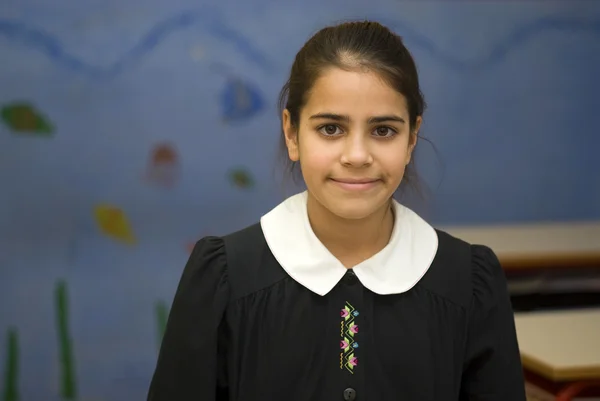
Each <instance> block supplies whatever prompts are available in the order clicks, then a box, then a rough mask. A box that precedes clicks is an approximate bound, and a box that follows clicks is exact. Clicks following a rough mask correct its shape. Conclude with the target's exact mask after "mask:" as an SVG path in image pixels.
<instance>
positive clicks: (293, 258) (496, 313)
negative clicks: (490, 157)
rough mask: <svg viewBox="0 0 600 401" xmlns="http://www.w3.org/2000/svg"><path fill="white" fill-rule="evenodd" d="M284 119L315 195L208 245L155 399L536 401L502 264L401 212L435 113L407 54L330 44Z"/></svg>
mask: <svg viewBox="0 0 600 401" xmlns="http://www.w3.org/2000/svg"><path fill="white" fill-rule="evenodd" d="M281 105H282V108H283V110H282V113H281V115H282V125H283V136H282V138H283V143H284V145H285V147H284V149H285V151H286V152H287V155H288V156H289V160H290V161H291V162H292V163H298V164H299V166H300V169H301V172H302V176H303V178H304V182H305V183H306V187H307V191H306V192H303V193H300V194H297V195H295V196H292V197H290V198H288V199H287V200H285V201H284V202H283V203H281V204H280V205H278V206H277V207H275V208H274V209H273V210H271V211H270V212H269V213H267V214H266V215H265V216H263V217H262V218H261V219H260V223H257V224H255V225H253V226H250V227H248V228H245V229H243V230H241V231H238V232H236V233H233V234H230V235H227V236H224V237H206V238H203V239H202V240H200V241H199V242H198V243H197V244H196V246H195V248H194V250H193V252H192V255H191V256H190V259H189V261H188V263H187V265H186V267H185V270H184V272H183V276H182V278H181V282H180V284H179V287H178V289H177V293H176V295H175V299H174V301H173V306H172V310H171V314H170V316H169V320H168V325H167V329H166V332H165V336H164V339H163V344H162V348H161V351H160V355H159V358H158V364H157V367H156V371H155V373H154V377H153V379H152V383H151V385H150V390H149V395H148V400H150V401H198V400H206V401H209V400H229V401H254V400H260V401H283V400H286V401H293V400H297V401H331V400H346V401H353V400H373V401H386V400H390V401H396V400H410V401H458V400H472V401H474V400H478V401H484V400H485V401H492V400H493V401H524V400H525V391H524V381H523V374H522V368H521V364H520V358H519V348H518V344H517V339H516V334H515V327H514V320H513V312H512V309H511V305H510V300H509V296H508V293H507V288H506V282H505V278H504V275H503V270H502V268H501V267H500V264H499V262H498V259H497V258H496V256H495V255H494V253H493V252H492V250H490V249H489V248H487V247H484V246H480V245H469V244H467V243H465V242H462V241H461V240H459V239H456V238H453V237H451V236H450V235H448V234H446V233H444V232H442V231H438V230H436V229H434V228H432V227H431V226H430V225H429V224H428V223H426V222H425V221H424V220H423V219H421V218H420V217H419V216H418V215H417V214H416V213H414V212H413V211H411V210H410V209H408V208H406V207H405V206H402V205H401V204H399V203H398V202H396V201H395V200H394V199H393V198H392V195H393V194H394V193H395V192H396V190H397V189H398V188H399V186H400V184H401V183H406V182H407V180H410V178H411V174H410V168H411V167H412V166H411V160H412V155H413V151H414V148H415V145H416V143H417V138H418V133H419V128H420V126H421V122H422V115H423V110H424V105H425V104H424V101H423V97H422V94H421V91H420V88H419V80H418V76H417V70H416V67H415V64H414V61H413V59H412V57H411V55H410V53H409V52H408V50H407V49H406V48H405V47H404V45H403V43H402V40H401V38H400V37H398V36H397V35H395V34H393V33H392V32H391V31H390V30H388V29H387V28H386V27H384V26H382V25H380V24H378V23H375V22H352V23H344V24H341V25H337V26H333V27H328V28H325V29H323V30H321V31H320V32H318V33H317V34H316V35H314V36H313V37H312V38H311V39H310V40H309V41H308V42H307V43H306V44H305V45H304V47H303V48H302V49H301V50H300V52H299V53H298V54H297V56H296V59H295V61H294V64H293V66H292V69H291V74H290V78H289V81H288V82H287V83H286V85H285V86H284V88H283V90H282V94H281Z"/></svg>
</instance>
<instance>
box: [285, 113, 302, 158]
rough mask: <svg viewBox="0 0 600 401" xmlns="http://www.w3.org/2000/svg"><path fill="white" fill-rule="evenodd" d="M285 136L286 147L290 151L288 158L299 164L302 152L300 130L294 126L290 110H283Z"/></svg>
mask: <svg viewBox="0 0 600 401" xmlns="http://www.w3.org/2000/svg"><path fill="white" fill-rule="evenodd" d="M281 121H282V125H283V126H282V128H283V134H284V135H285V145H286V146H287V149H288V156H289V157H290V160H291V161H293V162H297V161H298V160H299V159H300V152H299V151H298V130H297V129H296V127H294V126H293V125H292V116H291V115H290V112H289V111H288V109H285V110H283V113H282V115H281Z"/></svg>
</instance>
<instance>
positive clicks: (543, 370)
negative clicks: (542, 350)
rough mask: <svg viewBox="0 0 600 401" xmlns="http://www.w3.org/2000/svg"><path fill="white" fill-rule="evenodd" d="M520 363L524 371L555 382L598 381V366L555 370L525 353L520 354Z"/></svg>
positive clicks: (599, 367)
mask: <svg viewBox="0 0 600 401" xmlns="http://www.w3.org/2000/svg"><path fill="white" fill-rule="evenodd" d="M521 363H522V364H523V368H524V369H526V370H529V371H531V372H533V373H535V374H538V375H540V376H542V377H545V378H546V379H549V380H552V381H555V382H563V381H579V380H600V365H591V366H577V367H569V368H556V367H553V366H551V365H549V364H547V363H545V362H543V361H541V360H540V359H538V358H535V357H532V356H529V355H527V354H525V353H521Z"/></svg>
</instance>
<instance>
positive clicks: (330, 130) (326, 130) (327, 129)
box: [319, 124, 338, 136]
mask: <svg viewBox="0 0 600 401" xmlns="http://www.w3.org/2000/svg"><path fill="white" fill-rule="evenodd" d="M319 131H320V132H321V134H323V135H327V136H333V135H336V134H338V127H337V125H333V124H327V125H323V126H322V127H321V128H320V129H319Z"/></svg>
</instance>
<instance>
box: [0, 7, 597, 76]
mask: <svg viewBox="0 0 600 401" xmlns="http://www.w3.org/2000/svg"><path fill="white" fill-rule="evenodd" d="M378 20H379V21H381V22H382V23H384V24H386V25H388V26H389V27H390V28H391V29H393V30H394V31H396V32H397V33H399V34H400V35H402V36H403V38H404V40H405V41H406V43H407V44H409V47H412V46H415V47H418V48H420V49H421V50H424V51H425V52H427V53H429V54H430V55H431V56H432V57H434V58H435V59H437V60H439V61H440V62H442V63H443V64H445V65H446V66H448V67H450V68H453V69H458V70H467V71H473V70H481V69H485V68H489V67H491V66H492V65H494V64H497V63H499V62H501V61H502V60H503V59H504V58H505V57H506V55H507V54H508V53H509V52H510V51H511V50H513V49H515V48H516V47H518V46H520V45H522V44H523V43H525V42H526V41H527V40H530V39H532V38H533V37H535V36H537V35H539V34H541V33H544V32H547V31H559V32H569V33H582V32H590V33H593V34H596V35H600V20H592V21H582V20H576V19H568V18H564V17H545V18H540V19H536V20H533V21H530V22H529V23H527V24H525V25H522V26H520V27H519V28H517V29H516V30H515V31H513V32H512V33H511V34H509V35H508V36H507V37H506V38H504V39H503V40H502V41H501V42H499V43H497V44H495V45H493V46H491V47H490V51H489V52H488V53H487V54H486V55H484V56H483V57H481V58H479V59H474V60H461V59H458V58H456V57H454V56H452V55H451V54H449V53H447V52H444V51H443V50H442V49H440V48H439V47H437V46H436V45H435V43H433V42H432V41H431V40H430V39H429V38H427V37H426V36H424V35H422V34H420V33H418V32H416V31H414V30H413V29H412V28H410V27H409V26H408V25H406V24H404V23H403V22H401V21H386V20H385V19H378ZM198 23H204V27H205V28H206V30H207V32H208V33H209V34H211V35H213V36H215V37H217V38H220V39H222V40H225V41H227V42H229V43H232V44H233V45H234V46H235V47H236V49H237V51H238V52H239V53H240V54H241V55H243V56H244V57H245V58H247V59H248V60H249V61H251V62H253V63H254V64H256V65H257V66H259V67H260V68H262V69H263V70H264V71H266V72H270V71H272V70H273V68H272V64H271V63H270V62H269V61H268V59H267V57H266V56H265V55H264V54H263V53H262V52H261V51H260V50H258V49H256V48H254V46H253V45H252V44H251V43H250V42H249V41H248V39H246V38H245V37H244V36H242V35H241V34H240V33H238V32H236V31H234V30H233V29H231V28H228V27H227V26H225V25H224V24H222V23H220V22H219V21H218V18H216V16H215V15H214V14H213V13H209V12H206V11H205V12H204V13H201V12H200V11H194V12H183V13H180V14H178V15H175V16H173V17H169V18H166V19H165V20H163V21H160V22H158V23H157V24H156V25H155V26H154V27H152V28H151V29H150V30H149V31H148V33H146V35H144V36H143V37H142V39H141V40H140V41H139V42H138V43H137V44H136V45H135V46H134V47H133V48H132V49H131V50H129V51H128V52H126V53H125V54H124V55H122V56H121V58H120V59H119V60H117V61H116V62H115V63H113V64H112V65H111V66H109V67H107V68H102V67H98V66H94V65H91V64H89V63H87V62H85V61H84V60H81V59H79V58H77V57H76V56H73V55H72V54H69V53H68V52H67V51H65V50H64V48H63V45H62V43H61V42H60V41H59V40H58V39H57V38H56V37H54V36H53V35H51V34H49V33H46V32H44V31H42V30H40V29H36V28H30V27H28V26H26V25H25V24H23V23H21V22H16V21H9V20H2V19H0V34H3V35H5V36H6V37H8V38H9V39H12V40H15V41H21V42H23V43H24V44H25V45H26V46H31V47H34V48H36V49H38V50H40V51H42V52H43V53H45V54H46V55H47V56H48V57H49V58H50V59H52V60H54V61H57V62H58V63H60V64H62V65H64V66H65V67H67V68H70V69H72V70H75V71H78V72H85V73H87V74H89V75H91V76H92V77H97V78H110V77H114V76H116V75H117V74H119V73H120V72H122V71H123V70H124V69H125V68H126V67H128V66H131V65H133V64H135V63H137V62H139V61H140V59H142V58H143V57H144V56H145V55H147V54H148V53H150V52H151V51H152V50H153V49H154V48H155V47H156V46H158V45H159V44H160V43H161V42H162V41H164V39H165V38H166V37H167V36H169V35H170V34H172V33H174V32H176V31H178V30H180V29H183V28H187V27H190V26H192V25H195V24H198Z"/></svg>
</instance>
